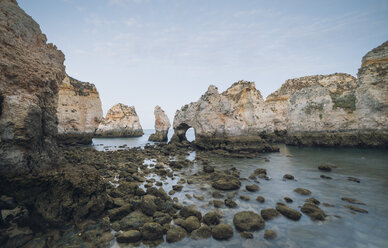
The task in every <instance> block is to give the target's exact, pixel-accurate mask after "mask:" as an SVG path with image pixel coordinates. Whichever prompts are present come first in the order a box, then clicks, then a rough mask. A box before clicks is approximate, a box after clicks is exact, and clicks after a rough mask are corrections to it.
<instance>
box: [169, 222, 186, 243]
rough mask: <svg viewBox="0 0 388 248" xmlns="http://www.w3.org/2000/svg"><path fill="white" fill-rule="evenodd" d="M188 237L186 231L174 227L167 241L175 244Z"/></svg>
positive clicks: (170, 230)
mask: <svg viewBox="0 0 388 248" xmlns="http://www.w3.org/2000/svg"><path fill="white" fill-rule="evenodd" d="M186 236H187V232H186V230H185V229H183V228H182V227H179V226H173V227H171V228H170V229H168V231H167V234H166V241H167V242H168V243H174V242H178V241H180V240H182V239H184V238H185V237H186Z"/></svg>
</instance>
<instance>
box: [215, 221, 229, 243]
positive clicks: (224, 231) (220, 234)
mask: <svg viewBox="0 0 388 248" xmlns="http://www.w3.org/2000/svg"><path fill="white" fill-rule="evenodd" d="M212 235H213V238H214V239H218V240H227V239H230V238H232V237H233V228H232V227H231V226H230V225H228V224H218V225H217V226H215V227H213V229H212Z"/></svg>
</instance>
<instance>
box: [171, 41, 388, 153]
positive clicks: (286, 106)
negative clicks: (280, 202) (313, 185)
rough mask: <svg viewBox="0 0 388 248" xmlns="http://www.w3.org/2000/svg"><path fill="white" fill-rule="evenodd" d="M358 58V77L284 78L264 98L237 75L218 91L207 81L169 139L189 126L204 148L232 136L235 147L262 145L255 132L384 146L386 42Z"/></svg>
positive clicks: (297, 141) (180, 137)
mask: <svg viewBox="0 0 388 248" xmlns="http://www.w3.org/2000/svg"><path fill="white" fill-rule="evenodd" d="M362 61H363V62H362V67H361V68H360V70H359V72H358V77H359V78H358V79H356V78H354V77H353V76H351V75H349V74H345V73H334V74H330V75H316V76H306V77H301V78H295V79H290V80H287V81H286V82H285V83H284V84H283V85H282V86H281V88H280V89H279V90H277V91H275V92H274V93H272V94H271V95H269V96H268V97H267V99H266V100H265V101H264V100H263V98H262V96H261V94H260V92H259V91H258V90H256V89H255V86H254V83H252V82H245V81H239V82H237V83H235V84H233V85H232V86H231V87H230V88H229V89H228V90H226V91H225V92H223V93H222V94H219V93H218V91H217V88H216V87H215V86H210V87H209V89H208V91H207V92H206V93H205V94H204V95H202V97H201V98H200V99H199V100H198V101H197V102H193V103H190V104H188V105H185V106H183V107H182V108H181V109H180V110H178V111H177V112H176V114H175V118H174V124H173V127H174V131H175V133H174V137H173V139H172V140H173V141H184V140H185V139H186V138H185V133H186V131H187V129H189V128H190V127H193V128H194V129H195V133H196V137H197V139H196V144H197V145H198V146H200V147H203V148H205V149H211V148H212V147H213V148H217V149H223V148H224V147H225V146H228V145H229V144H230V143H237V142H239V143H240V144H239V145H238V146H237V147H236V148H237V149H240V148H243V147H244V146H245V144H247V143H251V144H252V143H256V145H257V146H258V147H262V144H263V141H262V140H261V138H264V139H265V140H268V141H275V142H285V143H287V144H294V145H309V146H313V145H319V146H368V147H376V146H380V147H381V146H382V147H385V146H388V131H387V130H388V84H387V81H388V80H387V78H388V76H387V71H388V68H387V67H388V62H387V61H388V42H385V43H384V44H382V45H381V46H379V47H377V48H375V49H373V50H372V51H371V52H369V53H368V54H367V55H365V56H364V58H363V60H362ZM245 148H246V149H247V147H246V146H245ZM232 150H233V149H232ZM248 150H249V149H248Z"/></svg>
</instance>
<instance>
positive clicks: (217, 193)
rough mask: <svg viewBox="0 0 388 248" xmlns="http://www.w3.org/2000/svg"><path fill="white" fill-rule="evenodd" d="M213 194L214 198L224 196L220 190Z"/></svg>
mask: <svg viewBox="0 0 388 248" xmlns="http://www.w3.org/2000/svg"><path fill="white" fill-rule="evenodd" d="M212 196H213V197H214V198H223V197H224V194H222V193H221V192H220V191H218V190H216V191H214V192H213V193H212Z"/></svg>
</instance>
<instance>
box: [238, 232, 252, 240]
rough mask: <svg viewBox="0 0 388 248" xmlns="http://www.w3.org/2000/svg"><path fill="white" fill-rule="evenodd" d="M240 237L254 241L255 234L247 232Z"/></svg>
mask: <svg viewBox="0 0 388 248" xmlns="http://www.w3.org/2000/svg"><path fill="white" fill-rule="evenodd" d="M240 236H241V238H244V239H253V233H251V232H247V231H244V232H241V233H240Z"/></svg>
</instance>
